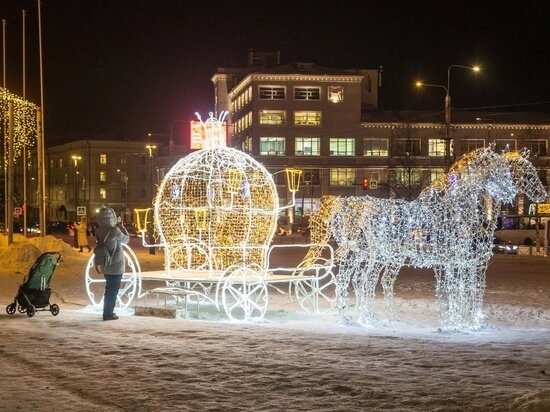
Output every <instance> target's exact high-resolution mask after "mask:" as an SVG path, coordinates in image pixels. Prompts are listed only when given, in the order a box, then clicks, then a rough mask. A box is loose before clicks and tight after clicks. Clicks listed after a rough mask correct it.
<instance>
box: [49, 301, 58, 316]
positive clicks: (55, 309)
mask: <svg viewBox="0 0 550 412" xmlns="http://www.w3.org/2000/svg"><path fill="white" fill-rule="evenodd" d="M50 312H52V315H54V316H57V315H58V314H59V306H57V305H56V304H55V303H54V304H53V305H51V306H50Z"/></svg>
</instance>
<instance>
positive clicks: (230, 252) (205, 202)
mask: <svg viewBox="0 0 550 412" xmlns="http://www.w3.org/2000/svg"><path fill="white" fill-rule="evenodd" d="M197 117H198V118H199V120H200V122H201V124H202V127H203V130H204V136H205V141H204V146H203V147H204V149H201V150H198V151H196V152H193V153H191V154H189V155H188V156H186V157H184V158H182V159H180V160H179V161H178V162H177V163H176V164H175V165H174V166H173V167H172V169H170V171H169V172H168V173H167V174H166V176H165V177H164V179H163V180H162V182H161V183H160V186H159V188H158V191H157V195H156V198H155V204H154V223H155V228H156V231H157V232H158V235H159V237H160V239H159V240H160V243H161V244H163V245H164V247H165V270H166V271H172V270H178V269H216V270H223V269H226V268H227V267H229V266H231V265H233V264H236V263H241V264H242V263H245V264H246V263H257V264H260V265H261V266H263V263H264V259H265V255H266V250H267V248H268V247H269V244H270V242H271V239H272V238H273V235H274V234H275V230H276V227H277V216H278V211H279V197H278V194H277V188H276V186H275V183H274V182H273V178H272V176H271V174H270V173H269V172H268V171H267V170H266V169H265V167H264V166H263V165H262V164H260V163H259V162H257V161H256V160H254V159H253V158H252V157H251V156H249V155H248V154H246V153H244V152H242V151H240V150H237V149H233V148H229V147H226V143H225V137H224V136H225V134H224V133H223V127H224V124H223V121H224V118H225V113H223V114H222V115H221V116H220V117H219V119H217V118H215V117H214V115H213V114H212V113H210V116H209V118H208V119H207V120H206V121H204V122H203V121H202V119H201V118H200V116H199V115H197Z"/></svg>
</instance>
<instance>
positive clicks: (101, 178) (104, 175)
mask: <svg viewBox="0 0 550 412" xmlns="http://www.w3.org/2000/svg"><path fill="white" fill-rule="evenodd" d="M99 181H100V182H101V183H105V182H106V181H107V172H105V171H103V170H102V171H101V172H99Z"/></svg>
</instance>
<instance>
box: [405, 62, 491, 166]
mask: <svg viewBox="0 0 550 412" xmlns="http://www.w3.org/2000/svg"><path fill="white" fill-rule="evenodd" d="M454 68H457V69H467V70H472V71H474V72H479V71H481V68H480V67H479V66H462V65H460V64H451V65H450V66H449V67H448V69H447V86H444V85H442V84H430V83H424V82H421V81H417V82H416V83H415V85H416V87H439V88H441V89H443V90H445V165H446V166H450V165H449V159H450V156H451V136H450V129H451V70H452V69H454ZM453 146H454V145H453Z"/></svg>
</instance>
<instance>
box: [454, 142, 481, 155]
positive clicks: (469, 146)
mask: <svg viewBox="0 0 550 412" xmlns="http://www.w3.org/2000/svg"><path fill="white" fill-rule="evenodd" d="M484 146H485V140H483V139H466V140H462V142H461V146H460V147H461V153H462V154H464V153H469V152H471V151H472V150H476V149H480V148H482V147H484Z"/></svg>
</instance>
